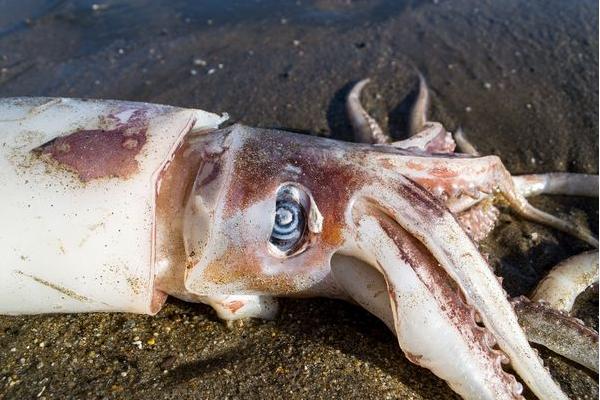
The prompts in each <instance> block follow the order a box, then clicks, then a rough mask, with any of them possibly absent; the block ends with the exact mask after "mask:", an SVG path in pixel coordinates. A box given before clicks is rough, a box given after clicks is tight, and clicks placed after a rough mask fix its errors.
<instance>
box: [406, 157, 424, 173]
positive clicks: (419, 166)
mask: <svg viewBox="0 0 600 400" xmlns="http://www.w3.org/2000/svg"><path fill="white" fill-rule="evenodd" d="M406 166H407V167H408V168H409V169H412V170H415V171H423V170H425V165H423V164H421V163H418V162H416V161H413V160H408V161H407V163H406Z"/></svg>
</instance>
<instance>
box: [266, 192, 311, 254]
mask: <svg viewBox="0 0 600 400" xmlns="http://www.w3.org/2000/svg"><path fill="white" fill-rule="evenodd" d="M304 219H305V216H304V209H303V208H302V205H301V204H300V203H299V202H298V201H296V199H294V198H293V197H292V196H291V195H290V193H289V192H287V191H285V190H283V191H281V192H280V193H278V195H277V201H276V204H275V221H274V223H273V230H272V232H271V238H270V239H269V240H270V242H271V243H272V244H273V245H275V246H276V247H277V248H278V249H279V250H280V251H283V252H287V251H290V250H293V249H294V248H295V247H296V246H297V244H298V243H299V242H300V240H301V239H302V236H303V234H304V228H305V220H304Z"/></svg>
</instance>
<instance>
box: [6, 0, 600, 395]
mask: <svg viewBox="0 0 600 400" xmlns="http://www.w3.org/2000/svg"><path fill="white" fill-rule="evenodd" d="M100 4H102V5H106V6H107V7H99V9H96V10H94V7H93V6H92V5H93V3H92V2H73V1H54V2H53V1H48V2H45V3H44V6H43V7H41V6H39V4H38V2H35V1H33V0H22V1H19V2H10V4H9V3H8V2H2V1H0V7H2V8H3V9H4V10H5V12H2V13H0V96H69V97H94V98H116V99H127V100H141V101H149V102H156V103H165V104H171V105H177V106H186V107H197V108H202V109H206V110H210V111H214V112H223V111H227V112H228V113H229V114H230V116H231V119H232V121H240V122H243V123H245V124H248V125H255V126H261V127H282V128H287V129H293V130H296V131H300V132H306V133H311V134H316V135H322V136H330V137H334V138H338V139H344V140H349V139H351V137H352V135H351V132H350V128H349V124H348V120H347V118H346V116H345V113H344V107H343V99H344V98H345V95H346V94H347V92H348V90H349V87H350V86H351V84H352V83H353V82H355V81H356V80H358V79H361V78H363V77H367V76H369V77H371V78H372V83H371V84H370V86H368V87H367V90H366V92H365V95H364V103H365V105H366V107H367V108H368V110H369V111H370V112H371V113H372V114H373V115H374V116H375V117H376V118H377V119H378V120H379V121H380V122H381V123H382V125H383V126H384V128H385V129H388V130H389V131H390V132H391V133H392V134H393V135H394V136H395V137H403V136H404V132H405V123H406V116H407V110H408V105H409V104H410V103H411V100H412V98H414V90H415V86H416V73H415V71H417V70H419V71H421V72H422V73H423V74H424V75H425V76H426V77H427V79H428V81H429V84H430V86H431V89H432V103H433V104H432V116H431V119H432V120H437V121H440V122H442V123H443V124H444V125H445V126H446V127H447V128H448V129H449V130H455V129H456V128H457V127H459V126H462V127H463V128H464V130H465V132H466V134H467V135H468V136H469V138H470V139H471V140H472V141H473V142H474V143H475V144H476V146H477V147H478V149H479V150H480V151H481V152H482V153H485V154H496V155H499V156H500V157H501V158H502V159H503V161H504V163H505V164H506V166H507V167H508V169H509V170H510V171H512V172H513V173H532V172H547V171H571V172H588V173H598V114H597V110H598V108H597V105H598V91H597V88H598V4H597V3H595V2H592V1H579V2H564V1H548V2H530V1H517V0H503V1H483V2H477V1H464V0H458V1H452V2H450V1H443V0H440V1H393V2H392V1H390V2H385V1H354V2H351V1H335V0H329V1H326V0H323V1H302V2H283V3H281V2H272V1H263V2H252V3H251V2H243V1H237V2H236V1H234V2H230V3H228V5H227V6H222V5H219V2H217V1H206V2H203V3H202V4H201V5H195V6H192V5H187V4H185V2H182V1H173V2H167V1H162V2H150V1H147V2H142V1H134V2H129V3H127V4H125V3H122V2H106V3H100ZM167 4H170V7H168V6H167ZM96 8H98V7H96ZM533 203H534V204H535V205H536V206H539V207H540V208H543V209H544V210H546V211H549V212H552V213H554V214H557V215H562V216H565V217H567V218H571V219H575V220H578V221H580V222H582V223H589V224H590V225H591V227H592V229H593V231H594V232H596V233H597V232H598V224H597V221H598V202H597V199H580V198H566V197H540V198H536V199H533ZM504 211H505V212H504V213H503V215H502V218H501V220H500V223H499V224H498V227H497V228H496V229H495V230H494V232H493V233H492V235H491V237H490V238H489V239H488V240H486V242H485V243H484V244H483V245H482V250H483V251H484V252H485V253H487V254H489V258H490V262H491V264H492V265H493V266H494V267H495V268H496V271H497V273H498V274H500V275H502V276H504V277H505V281H504V286H505V288H506V289H507V291H508V292H509V293H510V294H511V295H518V294H526V293H528V292H529V291H530V290H531V288H532V287H533V286H535V284H536V282H538V281H539V279H540V278H541V277H542V276H543V274H544V273H545V271H547V270H548V268H550V267H551V266H552V265H553V264H554V263H556V262H558V261H560V260H562V259H564V258H566V257H567V256H569V255H572V254H576V253H579V252H581V251H583V250H585V249H587V247H586V245H585V244H583V243H581V242H579V241H577V240H575V239H573V238H570V237H567V236H565V235H562V234H559V233H557V232H555V231H553V230H551V229H547V228H544V227H541V226H539V225H536V224H532V223H527V222H524V221H522V220H521V219H520V218H518V217H516V216H514V214H512V213H511V212H510V211H509V210H504ZM32 295H35V293H32ZM281 303H282V312H281V315H280V316H279V317H278V318H277V319H276V320H275V321H270V322H265V321H245V322H239V323H235V324H232V325H231V326H229V327H228V326H227V325H226V324H224V323H222V322H220V321H219V320H218V319H217V318H216V316H215V314H214V312H213V311H212V310H211V309H210V308H209V307H206V306H203V305H194V304H185V303H183V302H179V301H176V300H170V301H169V302H168V304H167V306H166V307H165V308H164V309H163V310H162V311H161V312H160V313H159V314H158V315H157V316H155V317H147V316H137V315H125V314H90V315H50V316H30V317H0V398H6V399H23V398H36V397H37V398H40V399H41V398H46V399H51V398H128V399H138V398H140V399H141V398H148V397H152V398H156V399H169V398H198V399H225V398H228V399H279V398H293V399H304V398H311V399H312V398H314V399H319V398H322V399H371V398H372V399H396V398H402V399H404V398H407V399H408V398H410V399H437V398H440V399H442V398H443V399H446V398H453V394H452V392H451V391H450V389H449V388H448V387H447V386H446V384H445V383H444V382H442V381H440V380H439V379H437V378H436V377H435V376H433V375H432V374H431V373H429V372H428V371H426V370H424V369H421V368H419V367H416V366H414V365H412V364H410V363H409V362H408V361H407V360H406V358H404V356H403V355H402V352H401V351H400V349H399V348H398V346H397V343H396V341H395V338H394V336H393V335H392V334H391V333H390V332H388V331H387V329H386V328H385V326H384V325H383V323H381V322H379V321H378V320H377V319H376V318H374V317H372V316H370V315H369V314H368V313H367V312H365V311H363V310H361V309H359V308H357V307H354V306H352V305H348V304H345V303H341V302H338V301H333V300H327V299H311V300H282V301H281ZM578 310H579V311H578V313H579V314H578V315H579V316H580V317H582V318H583V319H584V320H585V321H586V322H587V323H588V324H590V325H591V326H593V327H595V328H596V329H597V328H598V318H597V316H598V302H597V298H593V299H592V300H590V301H586V302H584V304H582V305H581V307H579V308H578ZM541 355H542V357H543V358H544V359H545V360H546V362H547V365H548V366H549V367H550V370H551V372H552V373H553V374H554V376H555V377H556V379H557V380H558V381H559V382H560V383H561V385H562V386H563V388H564V390H565V391H566V392H567V393H568V394H569V395H570V396H571V397H572V398H579V399H597V398H598V385H597V383H596V382H597V376H596V375H593V374H589V373H587V372H585V371H584V370H582V369H579V368H577V367H576V366H574V365H572V364H570V363H568V362H565V361H564V360H563V359H561V358H560V357H558V356H555V355H553V354H551V353H550V352H548V351H544V350H543V349H542V350H541Z"/></svg>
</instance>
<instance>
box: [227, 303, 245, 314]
mask: <svg viewBox="0 0 600 400" xmlns="http://www.w3.org/2000/svg"><path fill="white" fill-rule="evenodd" d="M242 307H244V302H243V301H241V300H235V301H231V302H229V303H227V308H229V311H231V312H232V313H233V314H235V313H236V311H237V310H239V309H240V308H242Z"/></svg>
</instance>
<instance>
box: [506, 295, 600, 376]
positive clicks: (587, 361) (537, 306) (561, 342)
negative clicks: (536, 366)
mask: <svg viewBox="0 0 600 400" xmlns="http://www.w3.org/2000/svg"><path fill="white" fill-rule="evenodd" d="M511 303H512V305H513V307H514V308H515V312H516V313H517V316H518V318H519V323H520V324H521V326H522V327H523V329H524V331H525V333H526V335H527V338H528V339H529V341H530V342H532V343H537V344H541V345H542V346H545V347H547V348H548V349H550V350H552V351H553V352H555V353H557V354H560V355H561V356H563V357H566V358H568V359H570V360H572V361H575V362H577V363H579V364H581V365H583V366H584V367H586V368H589V369H591V370H593V371H595V372H596V373H597V372H598V356H599V353H598V332H596V331H594V330H593V329H590V328H588V327H586V326H585V325H584V324H583V322H582V321H580V320H578V319H577V318H573V317H571V316H569V314H567V313H566V312H564V311H559V310H556V309H554V308H552V307H550V306H549V304H547V303H545V302H540V301H531V300H529V299H527V298H526V297H525V296H520V297H517V298H514V299H512V300H511Z"/></svg>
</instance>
